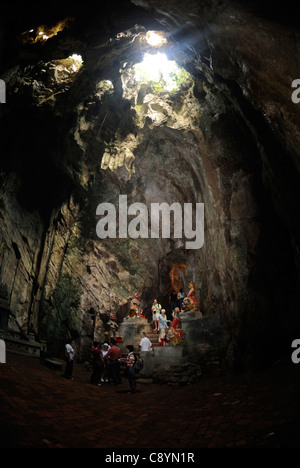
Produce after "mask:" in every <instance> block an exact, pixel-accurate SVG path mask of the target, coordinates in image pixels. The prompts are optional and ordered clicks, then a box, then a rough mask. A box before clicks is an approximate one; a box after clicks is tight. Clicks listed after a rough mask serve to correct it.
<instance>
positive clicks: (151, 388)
mask: <svg viewBox="0 0 300 468" xmlns="http://www.w3.org/2000/svg"><path fill="white" fill-rule="evenodd" d="M73 375H74V380H66V379H64V378H63V376H62V371H61V370H52V369H49V368H48V367H45V366H44V365H42V364H41V362H40V361H39V359H37V358H33V357H28V356H24V355H21V354H14V353H11V352H8V355H7V363H6V364H1V366H0V385H1V388H0V437H1V442H0V446H1V447H2V448H109V449H111V448H129V449H130V448H131V449H134V448H135V449H138V448H151V449H152V448H160V449H164V448H168V449H170V448H171V447H173V448H175V447H176V448H177V449H178V448H182V449H183V448H194V449H196V448H226V447H234V448H237V447H245V448H252V447H254V448H255V447H265V448H297V447H299V446H300V425H299V422H300V404H299V395H300V366H299V367H297V365H290V366H277V367H274V368H272V369H269V370H267V371H261V372H249V373H246V374H243V375H235V376H233V375H226V376H222V377H220V376H218V377H216V376H215V377H206V376H204V377H203V378H202V380H201V381H200V382H198V383H196V384H193V385H190V386H186V387H180V386H169V385H158V384H154V383H150V384H145V383H140V384H139V383H138V386H137V393H136V394H135V395H132V394H128V390H129V388H128V382H127V381H126V380H124V381H123V383H122V384H121V385H120V386H118V387H116V388H115V387H114V386H113V385H111V384H103V385H102V386H101V387H95V386H92V385H91V384H89V377H90V372H89V371H88V370H87V369H86V367H85V366H84V365H83V364H78V363H77V364H76V363H75V365H74V374H73Z"/></svg>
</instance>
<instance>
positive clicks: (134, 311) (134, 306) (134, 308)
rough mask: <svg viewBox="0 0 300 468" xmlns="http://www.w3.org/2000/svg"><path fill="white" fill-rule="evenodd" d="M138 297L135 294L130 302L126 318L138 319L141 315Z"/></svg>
mask: <svg viewBox="0 0 300 468" xmlns="http://www.w3.org/2000/svg"><path fill="white" fill-rule="evenodd" d="M138 297H139V295H138V294H135V296H134V298H133V299H132V301H131V302H130V306H129V314H128V317H138V316H139V315H140V313H141V309H140V301H139V299H138Z"/></svg>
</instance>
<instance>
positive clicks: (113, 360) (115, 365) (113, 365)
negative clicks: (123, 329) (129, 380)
mask: <svg viewBox="0 0 300 468" xmlns="http://www.w3.org/2000/svg"><path fill="white" fill-rule="evenodd" d="M110 344H111V347H110V348H109V350H108V352H107V354H106V356H105V359H106V360H107V363H108V366H109V371H110V375H111V377H112V380H113V383H114V385H119V384H121V383H122V379H121V374H120V359H121V357H122V352H121V350H120V348H118V346H117V345H116V341H115V340H114V339H112V340H111V342H110Z"/></svg>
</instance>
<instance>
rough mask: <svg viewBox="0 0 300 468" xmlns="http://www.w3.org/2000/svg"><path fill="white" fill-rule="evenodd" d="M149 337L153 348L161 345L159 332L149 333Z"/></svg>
mask: <svg viewBox="0 0 300 468" xmlns="http://www.w3.org/2000/svg"><path fill="white" fill-rule="evenodd" d="M147 337H148V338H149V340H150V341H151V343H152V348H156V347H157V346H158V343H159V338H158V337H159V332H155V331H152V330H151V332H148V333H147Z"/></svg>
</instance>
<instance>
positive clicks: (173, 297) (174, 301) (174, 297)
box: [170, 291, 178, 313]
mask: <svg viewBox="0 0 300 468" xmlns="http://www.w3.org/2000/svg"><path fill="white" fill-rule="evenodd" d="M170 306H171V313H172V312H173V310H174V309H175V307H178V298H177V292H176V291H172V292H171V295H170Z"/></svg>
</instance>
